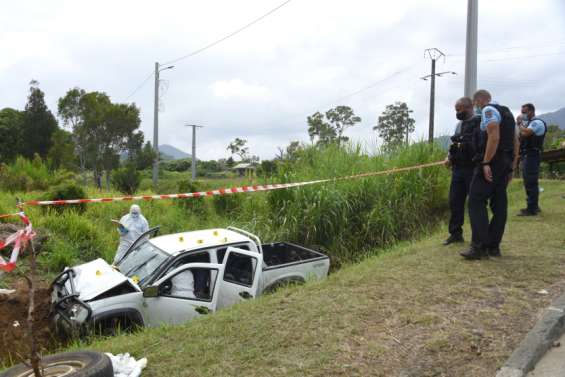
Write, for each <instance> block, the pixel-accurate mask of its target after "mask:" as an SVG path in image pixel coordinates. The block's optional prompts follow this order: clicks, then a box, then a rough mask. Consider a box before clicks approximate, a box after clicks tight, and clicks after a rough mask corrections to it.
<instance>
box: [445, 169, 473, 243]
mask: <svg viewBox="0 0 565 377" xmlns="http://www.w3.org/2000/svg"><path fill="white" fill-rule="evenodd" d="M472 178H473V166H456V165H455V166H453V171H452V173H451V185H450V187H449V209H450V211H451V216H450V218H449V234H451V235H452V236H456V237H457V236H462V235H463V222H464V220H465V201H466V200H467V194H468V193H469V187H470V186H471V179H472Z"/></svg>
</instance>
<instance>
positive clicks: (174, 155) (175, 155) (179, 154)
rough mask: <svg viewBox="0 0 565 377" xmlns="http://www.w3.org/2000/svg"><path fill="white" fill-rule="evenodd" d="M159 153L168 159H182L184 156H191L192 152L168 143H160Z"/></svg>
mask: <svg viewBox="0 0 565 377" xmlns="http://www.w3.org/2000/svg"><path fill="white" fill-rule="evenodd" d="M159 153H160V154H161V155H162V156H163V157H164V158H165V159H167V160H169V159H170V160H182V159H183V158H191V155H190V154H188V153H186V152H183V151H181V150H180V149H178V148H176V147H173V146H172V145H168V144H163V145H159ZM167 157H168V158H167Z"/></svg>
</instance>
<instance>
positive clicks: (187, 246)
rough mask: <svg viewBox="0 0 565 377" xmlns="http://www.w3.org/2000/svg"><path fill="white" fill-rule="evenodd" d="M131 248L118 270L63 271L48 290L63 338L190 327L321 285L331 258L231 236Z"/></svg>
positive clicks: (101, 264) (205, 233)
mask: <svg viewBox="0 0 565 377" xmlns="http://www.w3.org/2000/svg"><path fill="white" fill-rule="evenodd" d="M156 231H158V229H157V228H155V229H152V230H150V231H149V232H147V233H146V234H144V235H142V236H141V237H140V238H139V239H138V240H137V241H135V242H134V243H133V244H132V245H131V247H130V248H129V250H128V251H127V252H126V254H125V255H124V257H123V258H122V259H121V260H120V261H119V262H118V263H117V265H116V266H111V265H109V264H108V263H106V262H105V261H104V260H102V259H96V260H94V261H92V262H89V263H86V264H83V265H80V266H76V267H73V268H66V269H65V270H64V271H63V272H62V273H61V274H60V275H59V276H58V277H57V278H56V279H55V280H54V282H53V284H52V316H53V320H54V321H55V323H56V325H57V327H58V328H59V329H60V330H62V331H63V332H65V333H67V334H74V335H76V334H81V333H83V332H84V331H86V330H92V329H96V330H99V331H108V330H109V331H110V333H111V331H112V330H115V329H121V330H129V329H132V328H134V327H138V326H149V327H152V326H158V325H160V324H163V323H168V324H175V323H182V322H185V321H188V320H190V319H192V318H194V317H196V316H199V315H204V314H208V313H211V312H214V311H216V310H218V309H222V308H224V307H227V306H230V305H233V304H235V303H237V302H239V301H241V300H246V299H250V298H254V297H257V296H259V295H261V294H262V293H263V292H268V291H272V290H275V289H276V288H277V287H280V286H281V285H284V284H288V283H293V282H297V283H301V282H305V281H307V280H310V279H322V278H324V277H325V276H326V275H327V274H328V270H329V266H330V261H329V258H328V257H327V256H326V255H324V254H322V253H319V252H317V251H314V250H310V249H307V248H305V247H302V246H298V245H294V244H290V243H283V242H279V243H270V244H261V241H260V240H259V238H258V237H257V236H255V235H253V234H251V233H248V232H246V231H243V230H241V229H237V228H232V227H230V228H228V229H209V230H201V231H191V232H185V233H178V234H170V235H164V236H159V237H154V238H150V237H151V235H154V234H155V233H156Z"/></svg>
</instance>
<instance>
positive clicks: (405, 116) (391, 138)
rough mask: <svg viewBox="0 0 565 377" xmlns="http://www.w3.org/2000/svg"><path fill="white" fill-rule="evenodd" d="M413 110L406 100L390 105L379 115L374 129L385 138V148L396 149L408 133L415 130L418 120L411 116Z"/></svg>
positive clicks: (406, 138) (406, 137)
mask: <svg viewBox="0 0 565 377" xmlns="http://www.w3.org/2000/svg"><path fill="white" fill-rule="evenodd" d="M412 113H413V111H412V110H410V109H409V108H408V105H406V103H404V102H395V103H394V104H392V105H388V106H387V107H386V109H385V111H384V112H383V113H382V114H381V116H379V120H378V123H377V125H376V126H374V127H373V130H375V131H377V132H378V134H379V137H380V138H382V139H383V140H384V145H385V148H387V149H394V148H396V147H398V146H400V145H402V143H403V142H404V141H405V140H406V142H407V141H408V135H409V134H410V133H412V132H414V129H415V124H416V121H415V120H414V119H413V118H411V117H410V114H412Z"/></svg>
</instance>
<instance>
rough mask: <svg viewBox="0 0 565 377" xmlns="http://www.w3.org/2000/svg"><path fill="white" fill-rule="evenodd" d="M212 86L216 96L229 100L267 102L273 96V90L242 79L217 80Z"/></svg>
mask: <svg viewBox="0 0 565 377" xmlns="http://www.w3.org/2000/svg"><path fill="white" fill-rule="evenodd" d="M210 87H211V89H212V92H213V93H214V95H215V96H216V97H220V98H222V99H227V100H233V99H236V100H240V99H241V100H246V101H261V102H265V101H269V100H270V98H271V92H270V90H269V89H268V88H266V87H264V86H261V85H255V84H246V83H245V82H243V81H242V80H240V79H232V80H221V81H216V82H214V83H213V84H212V85H211V86H210Z"/></svg>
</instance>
